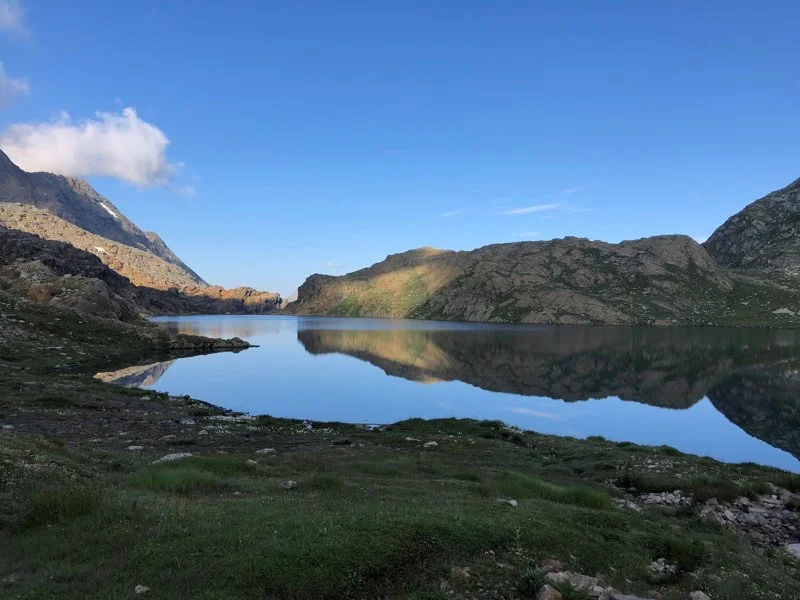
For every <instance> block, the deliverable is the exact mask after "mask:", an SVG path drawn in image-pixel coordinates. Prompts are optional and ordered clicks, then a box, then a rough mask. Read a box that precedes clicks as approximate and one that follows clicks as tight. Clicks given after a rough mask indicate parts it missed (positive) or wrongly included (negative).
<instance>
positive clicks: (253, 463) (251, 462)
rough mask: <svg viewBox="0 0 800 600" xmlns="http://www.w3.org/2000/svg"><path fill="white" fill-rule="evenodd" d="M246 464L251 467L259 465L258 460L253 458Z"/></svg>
mask: <svg viewBox="0 0 800 600" xmlns="http://www.w3.org/2000/svg"><path fill="white" fill-rule="evenodd" d="M245 464H246V465H247V466H249V467H255V466H258V461H257V460H253V459H252V458H251V459H249V460H248V461H247V462H246V463H245Z"/></svg>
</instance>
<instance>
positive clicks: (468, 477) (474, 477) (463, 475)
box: [450, 471, 481, 483]
mask: <svg viewBox="0 0 800 600" xmlns="http://www.w3.org/2000/svg"><path fill="white" fill-rule="evenodd" d="M450 477H452V478H453V479H458V480H459V481H473V482H476V483H478V482H480V480H481V476H480V475H478V474H477V473H469V472H467V471H462V472H460V473H453V474H452V475H451V476H450Z"/></svg>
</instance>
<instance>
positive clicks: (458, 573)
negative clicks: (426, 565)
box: [450, 567, 470, 581]
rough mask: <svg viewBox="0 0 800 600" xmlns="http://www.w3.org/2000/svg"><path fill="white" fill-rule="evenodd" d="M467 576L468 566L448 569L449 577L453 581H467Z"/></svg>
mask: <svg viewBox="0 0 800 600" xmlns="http://www.w3.org/2000/svg"><path fill="white" fill-rule="evenodd" d="M469 578H470V574H469V567H453V568H452V569H450V579H452V580H453V581H467V580H468V579H469Z"/></svg>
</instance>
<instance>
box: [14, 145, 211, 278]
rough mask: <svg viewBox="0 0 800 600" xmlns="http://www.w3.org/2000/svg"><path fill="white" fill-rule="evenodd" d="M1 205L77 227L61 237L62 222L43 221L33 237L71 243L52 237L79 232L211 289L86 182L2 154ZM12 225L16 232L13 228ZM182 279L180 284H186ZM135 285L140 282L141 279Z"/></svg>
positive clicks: (68, 240)
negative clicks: (27, 167) (35, 169)
mask: <svg viewBox="0 0 800 600" xmlns="http://www.w3.org/2000/svg"><path fill="white" fill-rule="evenodd" d="M0 203H2V204H9V203H11V204H18V205H23V206H27V207H34V208H36V209H39V212H43V213H48V214H50V215H52V216H53V217H56V218H57V219H60V220H61V221H66V222H67V223H69V224H71V225H73V226H74V228H73V229H72V230H70V231H69V233H60V232H59V229H60V227H59V226H57V222H55V221H53V220H49V221H44V220H43V219H40V221H41V224H42V228H41V229H39V230H35V231H30V233H35V234H37V235H40V236H41V237H45V238H48V239H59V241H66V242H70V243H71V239H60V238H55V237H50V236H56V235H60V236H61V237H67V236H69V237H73V231H74V230H75V228H77V229H79V230H83V231H86V232H88V233H90V234H94V235H96V236H99V237H100V238H104V239H105V240H110V241H113V242H117V243H118V244H122V245H123V246H127V247H130V248H134V249H137V250H140V251H144V252H147V253H149V254H152V255H153V256H156V257H159V258H161V259H163V260H164V261H165V262H166V263H169V264H171V265H173V266H174V267H175V269H174V270H175V272H179V273H180V274H181V278H182V280H183V279H185V280H188V281H190V282H191V283H192V284H193V285H205V282H204V281H203V280H202V279H201V278H200V276H199V275H197V273H195V272H194V271H192V270H191V269H190V268H189V267H188V266H186V264H184V263H183V261H181V260H180V259H179V258H178V257H177V256H175V254H174V253H173V252H172V250H170V249H169V248H168V247H167V245H166V244H165V243H164V242H163V241H162V240H161V238H159V237H158V235H157V234H155V233H153V232H145V231H142V230H141V229H139V227H138V226H137V225H136V224H135V223H133V222H132V221H131V220H130V219H128V218H127V217H126V216H125V215H124V214H122V211H120V210H119V209H118V208H117V207H116V206H115V205H114V203H113V202H111V201H110V200H109V199H108V198H104V197H103V196H101V195H100V194H98V193H97V192H96V191H95V189H94V188H93V187H92V186H91V185H89V184H88V183H87V182H86V181H83V180H81V179H75V178H72V177H64V176H62V175H54V174H53V173H28V172H26V171H23V170H22V169H20V168H19V167H18V166H17V165H15V164H14V163H13V162H11V159H9V158H8V156H7V155H6V154H5V153H4V152H2V151H0ZM14 214H16V215H17V216H18V217H19V215H20V214H21V211H20V210H17V211H15V213H14ZM0 219H2V217H0ZM3 220H4V219H3ZM7 225H8V226H10V227H14V225H13V224H11V223H7ZM106 245H107V244H106ZM79 247H80V246H79ZM100 247H104V246H100ZM182 280H181V281H178V282H177V283H183V281H182ZM133 281H134V283H140V282H139V281H136V278H135V277H134V278H133Z"/></svg>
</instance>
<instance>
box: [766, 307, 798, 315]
mask: <svg viewBox="0 0 800 600" xmlns="http://www.w3.org/2000/svg"><path fill="white" fill-rule="evenodd" d="M772 314H773V315H786V316H787V317H793V316H795V314H796V313H795V312H794V311H793V310H789V309H788V308H779V309H777V310H773V311H772Z"/></svg>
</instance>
